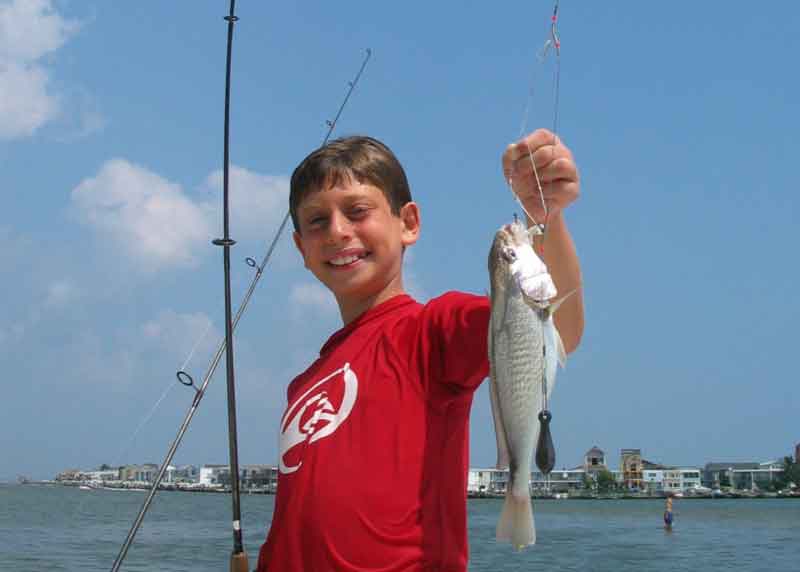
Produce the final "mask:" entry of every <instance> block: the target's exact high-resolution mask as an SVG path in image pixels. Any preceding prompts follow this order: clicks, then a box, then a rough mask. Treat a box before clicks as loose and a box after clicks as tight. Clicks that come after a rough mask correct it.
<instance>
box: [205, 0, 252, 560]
mask: <svg viewBox="0 0 800 572" xmlns="http://www.w3.org/2000/svg"><path fill="white" fill-rule="evenodd" d="M235 5H236V0H231V7H230V12H229V13H228V15H227V16H225V20H226V21H227V22H228V53H227V57H226V61H225V126H224V131H225V134H224V143H223V163H224V164H223V168H222V230H223V234H222V238H217V239H214V240H213V241H212V243H213V244H214V245H216V246H221V247H222V252H223V254H222V265H223V271H224V274H225V377H226V380H227V386H228V458H229V461H230V462H229V468H230V476H231V502H232V505H233V506H232V510H233V520H232V524H233V551H232V552H231V561H230V570H231V572H248V570H247V569H248V565H247V553H246V552H245V551H244V546H243V544H242V524H241V523H242V512H241V506H240V496H239V445H238V437H237V435H236V382H235V379H234V371H233V324H232V316H231V314H232V312H231V246H233V245H234V244H236V241H235V240H233V239H232V238H231V235H230V220H229V219H230V213H229V210H230V209H229V202H230V201H229V195H228V178H229V177H228V175H229V170H230V115H231V56H232V53H233V26H234V24H235V23H236V21H237V20H238V19H239V18H237V17H236V15H235V14H234V7H235Z"/></svg>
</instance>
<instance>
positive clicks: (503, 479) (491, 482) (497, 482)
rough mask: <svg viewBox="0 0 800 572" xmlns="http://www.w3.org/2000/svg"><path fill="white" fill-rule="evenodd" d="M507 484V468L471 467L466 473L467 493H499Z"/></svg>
mask: <svg viewBox="0 0 800 572" xmlns="http://www.w3.org/2000/svg"><path fill="white" fill-rule="evenodd" d="M507 484H508V470H504V469H483V468H474V469H473V468H471V469H470V470H469V472H468V473H467V493H468V494H501V493H504V492H505V490H506V486H507Z"/></svg>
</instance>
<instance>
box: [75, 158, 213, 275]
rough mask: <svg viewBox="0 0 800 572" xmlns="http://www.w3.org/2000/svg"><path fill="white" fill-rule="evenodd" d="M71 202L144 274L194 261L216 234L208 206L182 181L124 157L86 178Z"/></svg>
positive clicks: (88, 221) (97, 230)
mask: <svg viewBox="0 0 800 572" xmlns="http://www.w3.org/2000/svg"><path fill="white" fill-rule="evenodd" d="M72 201H73V204H74V205H75V207H76V208H77V210H78V211H79V213H80V216H81V218H82V220H83V221H84V222H86V223H87V224H88V225H89V226H91V227H92V228H94V229H95V231H96V232H98V233H99V234H101V235H103V236H105V237H107V238H108V239H110V240H111V241H113V243H114V244H115V245H116V246H118V247H119V248H120V249H121V251H122V252H123V253H125V254H127V255H128V256H130V257H131V259H133V261H135V262H136V263H137V265H138V267H139V268H140V269H142V270H144V271H145V272H153V271H156V270H159V269H161V268H164V267H171V266H179V267H180V266H193V265H195V264H196V263H197V260H198V255H197V251H198V249H199V248H200V247H203V246H206V245H207V243H208V241H209V239H210V237H211V228H210V225H209V222H208V218H207V216H206V213H205V212H204V209H203V208H202V207H201V206H199V205H197V204H196V203H194V202H193V201H192V200H191V199H190V198H188V197H187V196H186V195H185V194H184V192H183V190H182V189H181V187H180V185H178V184H176V183H171V182H169V181H167V180H166V179H164V178H162V177H160V176H159V175H157V174H156V173H153V172H152V171H149V170H147V169H146V168H144V167H141V166H138V165H134V164H132V163H130V162H128V161H126V160H124V159H112V160H110V161H107V162H106V163H105V164H104V165H103V166H102V167H101V169H100V171H99V172H98V174H97V175H96V176H95V177H90V178H87V179H84V180H83V181H81V183H80V184H79V185H78V186H77V187H76V188H75V189H74V190H73V191H72Z"/></svg>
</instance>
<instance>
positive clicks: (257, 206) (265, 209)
mask: <svg viewBox="0 0 800 572" xmlns="http://www.w3.org/2000/svg"><path fill="white" fill-rule="evenodd" d="M229 176H230V180H229V182H228V191H229V193H230V210H231V214H230V216H231V227H232V228H233V229H235V235H236V236H235V237H234V238H237V239H239V238H240V237H241V238H264V237H265V236H266V235H267V233H268V232H269V231H271V229H272V228H274V227H276V226H277V225H278V224H279V223H280V221H281V220H282V219H283V217H284V216H285V215H286V213H287V212H288V210H289V179H288V178H287V177H273V176H270V175H262V174H259V173H255V172H253V171H248V170H247V169H244V168H242V167H237V166H234V165H232V166H231V169H230V173H229ZM222 180H223V173H222V170H221V169H220V170H217V171H214V172H213V173H211V174H210V175H209V176H208V177H207V178H206V180H205V183H204V187H205V189H206V192H207V193H209V194H212V193H213V195H214V199H213V200H209V201H207V202H206V203H205V204H204V208H205V209H206V210H207V211H208V212H209V216H212V217H213V219H214V221H215V228H216V227H220V228H221V225H222V223H221V222H216V221H221V216H219V214H218V213H219V212H220V211H221V208H222ZM220 234H221V231H220Z"/></svg>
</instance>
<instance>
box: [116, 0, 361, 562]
mask: <svg viewBox="0 0 800 572" xmlns="http://www.w3.org/2000/svg"><path fill="white" fill-rule="evenodd" d="M235 4H236V0H231V2H230V10H229V12H228V15H226V16H225V17H224V19H225V21H226V22H227V23H228V24H227V25H228V41H227V58H226V67H225V127H224V144H223V147H224V150H223V155H224V157H223V161H224V166H223V237H222V238H217V239H214V240H213V241H212V243H213V244H214V245H216V246H222V248H223V267H224V279H225V338H224V339H223V340H222V342H221V343H220V345H219V347H218V348H217V351H216V353H215V354H214V357H213V358H212V359H211V363H210V364H209V366H208V369H207V370H206V373H205V375H204V376H203V379H202V381H201V383H200V385H199V387H198V386H197V385H196V384H195V382H194V379H193V378H192V376H191V375H190V374H189V373H187V372H186V371H185V370H184V369H183V368H181V369H180V370H179V371H178V372H177V373H176V374H175V375H176V377H177V380H178V381H179V382H180V383H181V384H183V385H185V386H187V387H191V388H192V389H194V391H195V395H194V398H193V399H192V403H191V405H190V406H189V409H188V411H187V412H186V415H185V416H184V419H183V422H182V423H181V425H180V427H179V429H178V433H177V435H176V436H175V439H174V440H173V441H172V443H171V444H170V447H169V450H168V451H167V454H166V456H165V457H164V460H163V461H162V463H161V466H160V467H159V470H158V473H157V474H156V478H155V480H154V481H153V484H152V486H151V487H150V490H149V491H148V494H147V497H146V498H145V500H144V502H143V503H142V507H141V508H140V509H139V513H138V514H137V515H136V518H135V519H134V521H133V524H132V525H131V528H130V530H129V531H128V535H127V537H126V538H125V541H124V542H123V544H122V547H121V548H120V550H119V553H118V554H117V557H116V559H115V560H114V564H113V565H112V567H111V572H117V571H118V570H119V569H120V567H121V566H122V563H123V561H124V560H125V557H126V555H127V554H128V550H129V549H130V546H131V544H132V543H133V540H134V538H135V536H136V533H137V532H138V530H139V528H140V527H141V525H142V522H143V520H144V517H145V514H146V513H147V510H148V509H149V508H150V505H151V504H152V502H153V499H154V497H155V495H156V492H157V491H158V488H159V485H160V484H161V482H162V481H163V479H164V475H165V474H166V472H167V467H168V466H169V464H170V463H171V462H172V459H173V458H174V456H175V453H176V452H177V450H178V447H179V446H180V443H181V440H182V439H183V436H184V434H185V433H186V431H187V429H188V428H189V424H190V423H191V421H192V418H193V417H194V414H195V413H196V412H197V409H198V407H199V406H200V401H201V400H202V399H203V396H204V395H205V392H206V389H207V387H208V384H209V383H210V381H211V378H212V377H213V376H214V373H215V372H216V370H217V366H218V365H219V362H220V360H221V359H222V355H223V353H224V354H225V362H226V376H227V389H228V445H229V454H230V473H231V499H232V504H233V507H232V508H233V518H232V528H233V550H232V552H231V560H230V570H231V572H247V570H248V561H247V554H246V552H245V551H244V546H243V542H242V527H241V511H240V494H239V459H238V447H237V441H238V439H237V434H236V396H235V380H234V367H233V360H234V354H233V332H234V331H235V330H236V326H237V325H238V323H239V320H240V319H241V317H242V315H243V314H244V312H245V310H246V309H247V305H248V304H249V302H250V298H251V297H252V295H253V292H254V291H255V289H256V286H257V284H258V282H259V280H260V279H261V277H262V276H263V273H264V269H265V268H266V266H267V264H268V263H269V260H270V258H271V257H272V253H273V251H274V250H275V246H276V245H277V244H278V241H279V240H280V237H281V235H282V234H283V231H284V229H285V227H286V224H287V222H288V220H289V218H290V212H289V211H288V209H287V212H286V215H285V216H284V217H283V220H282V222H281V224H280V225H279V227H278V230H277V231H276V232H275V236H274V237H273V239H272V241H271V242H270V244H269V247H268V248H267V250H266V253H265V254H264V257H263V258H262V260H261V263H260V264H259V263H257V262H256V260H255V259H253V258H250V257H248V258H246V259H245V262H246V264H247V265H248V266H250V267H251V268H255V270H256V272H255V274H254V275H253V278H252V280H251V282H250V285H249V286H248V288H247V291H246V292H245V295H244V297H243V298H242V301H241V303H240V304H239V308H238V310H237V312H236V315H235V316H233V315H232V309H231V282H230V248H231V246H233V245H234V244H236V241H235V240H233V239H232V238H231V237H230V226H229V206H228V205H229V201H228V174H229V165H230V153H229V141H230V129H229V125H230V94H231V59H232V52H233V28H234V24H235V23H236V21H237V20H238V19H239V18H238V17H237V16H236V15H235V13H234V12H235ZM371 56H372V50H371V49H369V48H367V50H366V54H365V56H364V59H363V60H362V62H361V67H360V68H359V70H358V73H357V74H356V76H355V78H354V79H353V80H351V81H349V82H348V86H349V87H348V90H347V93H346V95H345V97H344V100H343V101H342V103H341V105H340V106H339V109H338V111H337V112H336V115H335V117H334V118H333V119H332V120H331V119H329V120H327V121H326V122H325V123H326V125H327V127H328V130H327V132H326V134H325V137H324V138H323V140H322V145H325V144H326V143H327V142H328V140H329V139H330V137H331V135H332V134H333V131H334V129H335V128H336V124H337V122H338V121H339V118H340V117H341V115H342V112H343V111H344V109H345V107H346V106H347V102H348V101H349V99H350V96H351V95H352V93H353V91H354V90H355V88H356V85H357V84H358V81H359V79H361V75H362V74H363V72H364V69H365V68H366V66H367V62H368V61H369V59H370V57H371ZM192 351H194V350H192ZM187 363H188V360H187ZM183 367H186V366H185V365H184V366H183Z"/></svg>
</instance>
